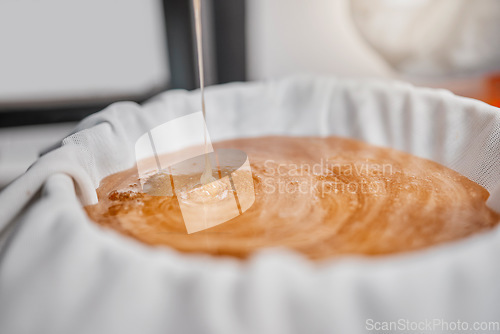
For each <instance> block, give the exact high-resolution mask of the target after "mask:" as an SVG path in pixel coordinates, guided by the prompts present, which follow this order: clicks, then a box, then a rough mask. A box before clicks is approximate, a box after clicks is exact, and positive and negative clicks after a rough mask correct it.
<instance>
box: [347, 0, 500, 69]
mask: <svg viewBox="0 0 500 334" xmlns="http://www.w3.org/2000/svg"><path fill="white" fill-rule="evenodd" d="M351 6H352V15H353V19H354V22H355V23H356V25H357V27H358V28H359V30H360V32H361V35H362V36H364V37H365V38H366V40H367V41H368V42H369V43H370V44H371V45H372V46H373V47H374V48H375V49H376V50H377V51H378V52H379V53H380V54H381V55H382V56H383V58H384V59H386V60H387V61H388V62H389V63H390V64H391V65H392V66H393V67H394V68H396V69H397V70H399V71H400V72H402V73H404V74H409V75H416V76H422V75H423V76H443V75H452V74H463V73H469V74H470V73H481V72H487V71H491V70H495V69H496V70H498V69H500V38H499V32H500V1H498V0H474V1H471V0H402V1H401V0H352V1H351Z"/></svg>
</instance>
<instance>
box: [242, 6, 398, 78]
mask: <svg viewBox="0 0 500 334" xmlns="http://www.w3.org/2000/svg"><path fill="white" fill-rule="evenodd" d="M247 13H248V21H247V22H248V23H247V34H248V36H247V37H248V52H249V54H248V66H249V68H248V72H249V78H250V79H251V80H258V79H268V78H275V77H282V76H286V75H289V74H293V73H306V72H309V73H322V74H332V75H339V76H377V77H390V76H393V72H392V70H391V69H390V68H389V66H388V65H387V64H386V63H385V62H384V61H382V60H381V59H380V58H379V57H378V56H377V55H376V54H375V53H374V51H372V50H371V49H370V48H369V47H368V46H367V44H366V42H365V41H364V40H362V39H361V38H360V37H359V35H358V33H357V31H356V30H355V29H354V27H353V24H352V21H351V18H350V12H349V6H348V1H347V0H248V1H247Z"/></svg>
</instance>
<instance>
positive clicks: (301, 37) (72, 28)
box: [0, 0, 500, 188]
mask: <svg viewBox="0 0 500 334" xmlns="http://www.w3.org/2000/svg"><path fill="white" fill-rule="evenodd" d="M202 3H203V20H204V21H203V25H204V47H205V50H204V59H205V62H206V76H207V78H206V82H207V84H209V85H213V84H220V83H226V82H232V81H248V80H267V79H274V78H280V77H284V76H287V75H292V74H298V73H318V74H322V75H335V76H339V77H358V78H364V77H372V78H373V77H377V78H383V79H396V80H403V81H408V82H411V83H413V84H416V85H420V86H428V87H437V88H446V89H449V90H451V91H453V92H454V93H456V94H459V95H463V96H467V97H472V98H476V99H480V100H482V101H485V102H486V103H490V104H492V105H495V106H500V34H499V33H498V32H499V31H500V1H499V0H474V1H472V0H203V1H202ZM191 6H192V5H191V1H190V0H85V1H82V0H71V1H68V0H2V1H0V188H2V187H3V186H5V185H6V184H7V183H8V182H10V181H11V180H12V179H14V178H15V177H17V176H18V175H20V174H21V173H23V172H24V171H25V170H26V169H27V168H28V167H29V165H31V163H33V162H34V161H35V159H36V158H37V156H38V155H39V154H40V152H41V151H42V150H43V149H44V148H46V147H48V146H50V145H51V144H53V143H54V142H56V141H57V140H60V139H61V138H63V137H64V136H65V135H66V134H68V133H69V132H70V131H71V129H72V128H73V127H74V126H75V124H76V122H78V121H79V120H80V119H82V118H84V117H85V116H87V115H89V114H91V113H93V112H96V111H99V110H101V109H103V108H104V107H106V106H107V105H109V104H110V103H112V102H115V101H119V100H132V101H136V102H139V103H140V102H142V101H145V100H147V99H148V98H149V97H151V96H153V95H155V94H157V93H158V92H161V91H164V90H167V89H176V88H181V89H195V88H197V73H196V71H197V67H196V61H195V53H194V52H195V48H194V27H193V17H192V12H191Z"/></svg>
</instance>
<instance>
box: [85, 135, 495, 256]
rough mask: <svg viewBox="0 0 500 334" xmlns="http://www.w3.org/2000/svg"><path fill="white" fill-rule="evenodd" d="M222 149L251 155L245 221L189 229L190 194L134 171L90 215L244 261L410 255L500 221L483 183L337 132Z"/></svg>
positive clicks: (104, 187) (127, 230) (113, 181)
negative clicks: (186, 205) (265, 251)
mask: <svg viewBox="0 0 500 334" xmlns="http://www.w3.org/2000/svg"><path fill="white" fill-rule="evenodd" d="M214 147H215V148H216V149H217V148H236V149H239V150H242V151H244V152H246V153H247V155H248V157H249V160H250V164H251V168H252V178H253V183H254V184H253V187H254V189H255V202H254V203H253V205H252V206H251V207H250V208H249V209H248V210H247V211H245V212H243V213H242V214H240V215H238V216H237V217H235V218H233V219H231V220H229V221H227V222H224V223H222V224H220V225H217V226H214V227H211V228H208V229H206V230H203V231H200V232H196V233H192V234H188V233H187V231H186V226H185V224H184V221H183V217H182V213H181V210H180V207H179V201H183V200H186V198H180V196H179V198H177V196H176V195H175V194H172V193H166V194H161V192H160V195H164V196H153V195H151V193H149V194H148V193H145V192H143V190H142V188H141V182H140V180H139V176H138V174H137V170H136V169H135V168H132V169H129V170H125V171H122V172H119V173H116V174H113V175H110V176H108V177H107V178H105V179H104V180H103V181H102V182H101V184H100V186H99V188H98V189H97V194H98V198H99V203H98V204H96V205H93V206H87V207H85V209H86V211H87V214H88V215H89V217H90V218H91V219H92V220H93V221H95V222H97V223H98V224H100V225H102V226H104V227H108V228H112V229H114V230H116V231H118V232H120V233H123V234H125V235H127V236H130V237H133V238H135V239H137V240H140V241H142V242H144V243H146V244H149V245H162V246H167V247H172V248H175V249H177V250H179V251H182V252H198V253H209V254H213V255H227V256H236V257H239V258H245V257H248V256H249V255H250V254H252V252H254V251H256V250H259V249H262V248H266V247H287V248H290V249H293V250H295V251H297V252H300V253H302V254H304V255H305V256H307V257H309V258H311V259H325V258H330V257H334V256H338V255H341V254H364V255H382V254H390V253H398V252H406V251H411V250H416V249H421V248H424V247H429V246H432V245H437V244H440V243H444V242H448V241H452V240H457V239H460V238H464V237H467V236H469V235H472V234H474V233H477V232H481V231H486V230H488V229H491V228H492V227H494V226H495V225H496V224H498V223H499V221H500V215H498V214H496V213H495V212H493V211H492V210H490V209H489V208H488V207H487V206H486V204H485V202H486V200H487V198H488V196H489V194H488V192H487V191H486V190H485V189H484V188H482V187H481V186H479V185H478V184H476V183H474V182H472V181H471V180H469V179H467V178H466V177H465V176H462V175H460V174H459V173H457V172H455V171H453V170H451V169H448V168H446V167H444V166H442V165H440V164H438V163H435V162H432V161H429V160H425V159H422V158H418V157H415V156H413V155H410V154H407V153H404V152H400V151H397V150H393V149H389V148H380V147H376V146H373V145H369V144H366V143H363V142H359V141H355V140H351V139H345V138H338V137H328V138H319V137H259V138H249V139H237V140H231V141H225V142H219V143H215V144H214ZM214 175H215V171H214ZM186 177H187V178H190V179H197V180H199V175H191V176H186ZM146 186H148V185H146ZM223 188H224V189H222V190H221V191H223V193H221V192H220V191H219V190H217V191H215V190H214V193H213V194H212V193H210V192H206V194H208V196H209V197H210V196H213V197H214V198H213V199H212V200H217V196H226V195H227V192H228V191H229V192H232V191H233V190H232V189H231V187H230V185H227V187H223ZM160 190H161V189H160ZM197 191H198V192H200V190H199V189H198V190H197ZM188 196H200V194H196V192H194V193H192V194H188ZM222 210H223V207H222Z"/></svg>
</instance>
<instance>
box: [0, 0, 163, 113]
mask: <svg viewBox="0 0 500 334" xmlns="http://www.w3.org/2000/svg"><path fill="white" fill-rule="evenodd" d="M164 32H165V31H164V25H163V17H162V6H161V1H160V0H86V1H66V0H44V1H33V0H6V1H0V46H1V53H0V73H1V74H0V105H1V104H17V103H28V102H33V101H36V102H45V101H48V102H53V101H67V100H82V99H98V98H107V97H109V96H113V97H114V96H136V95H141V94H146V93H149V92H150V91H151V90H152V89H158V88H163V87H164V85H165V84H166V83H167V81H168V77H169V71H168V67H167V65H168V60H167V55H166V53H167V49H166V37H165V33H164Z"/></svg>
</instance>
